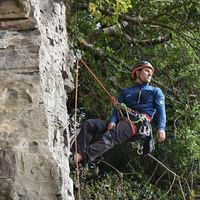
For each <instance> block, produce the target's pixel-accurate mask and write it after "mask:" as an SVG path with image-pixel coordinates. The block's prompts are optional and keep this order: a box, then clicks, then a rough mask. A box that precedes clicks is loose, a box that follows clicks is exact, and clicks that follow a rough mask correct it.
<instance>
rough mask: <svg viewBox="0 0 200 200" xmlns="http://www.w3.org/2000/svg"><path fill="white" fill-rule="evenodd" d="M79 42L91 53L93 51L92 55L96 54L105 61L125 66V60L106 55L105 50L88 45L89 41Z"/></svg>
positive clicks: (80, 40)
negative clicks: (108, 60) (109, 60)
mask: <svg viewBox="0 0 200 200" xmlns="http://www.w3.org/2000/svg"><path fill="white" fill-rule="evenodd" d="M79 42H80V43H81V44H82V46H83V47H84V48H86V49H88V50H89V51H91V52H92V53H94V54H96V55H97V56H99V57H101V58H103V59H111V60H113V61H115V62H117V63H121V64H122V65H124V62H123V60H121V59H119V58H117V57H115V56H112V55H110V54H108V53H106V52H105V51H104V50H103V49H101V48H99V47H95V46H94V45H93V44H90V43H88V41H87V40H85V39H79Z"/></svg>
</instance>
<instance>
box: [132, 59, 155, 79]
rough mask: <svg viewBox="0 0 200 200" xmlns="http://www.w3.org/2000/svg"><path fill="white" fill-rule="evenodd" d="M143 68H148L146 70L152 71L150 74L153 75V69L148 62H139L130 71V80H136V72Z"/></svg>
mask: <svg viewBox="0 0 200 200" xmlns="http://www.w3.org/2000/svg"><path fill="white" fill-rule="evenodd" d="M144 67H148V68H150V69H152V72H153V73H154V67H153V66H152V64H151V63H150V62H147V61H141V62H139V63H137V64H136V65H135V66H134V67H133V69H132V74H131V76H132V78H133V79H136V78H137V76H136V70H138V69H142V68H144Z"/></svg>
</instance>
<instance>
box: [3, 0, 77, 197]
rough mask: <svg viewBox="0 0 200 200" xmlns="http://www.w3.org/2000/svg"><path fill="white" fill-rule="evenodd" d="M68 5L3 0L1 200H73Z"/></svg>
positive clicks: (53, 1)
mask: <svg viewBox="0 0 200 200" xmlns="http://www.w3.org/2000/svg"><path fill="white" fill-rule="evenodd" d="M64 2H65V1H64V0H42V1H41V0H1V1H0V112H1V114H0V200H11V199H14V200H56V199H57V200H61V199H63V200H71V199H74V195H73V187H72V180H71V179H70V177H69V172H70V170H69V165H68V156H69V145H68V144H69V137H68V115H67V108H66V100H67V96H66V91H65V89H67V90H68V91H70V90H72V89H73V80H72V76H71V72H70V70H71V68H72V65H73V63H72V54H71V51H70V49H69V46H68V37H67V32H66V20H67V19H66V5H65V4H64ZM64 88H65V89H64Z"/></svg>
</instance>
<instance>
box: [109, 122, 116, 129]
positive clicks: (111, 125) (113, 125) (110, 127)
mask: <svg viewBox="0 0 200 200" xmlns="http://www.w3.org/2000/svg"><path fill="white" fill-rule="evenodd" d="M115 126H116V124H115V123H114V122H110V123H109V124H108V130H110V129H112V128H115Z"/></svg>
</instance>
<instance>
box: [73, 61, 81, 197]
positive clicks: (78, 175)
mask: <svg viewBox="0 0 200 200" xmlns="http://www.w3.org/2000/svg"><path fill="white" fill-rule="evenodd" d="M78 68H79V60H77V62H76V92H75V108H74V109H75V113H74V124H75V125H74V137H75V140H74V145H75V156H77V153H78V145H77V139H76V120H77V102H78ZM76 176H77V187H78V200H81V188H80V171H79V164H78V159H77V158H76Z"/></svg>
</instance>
